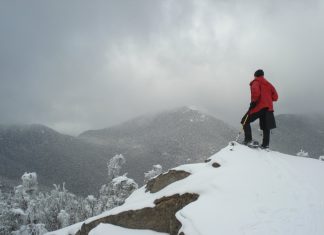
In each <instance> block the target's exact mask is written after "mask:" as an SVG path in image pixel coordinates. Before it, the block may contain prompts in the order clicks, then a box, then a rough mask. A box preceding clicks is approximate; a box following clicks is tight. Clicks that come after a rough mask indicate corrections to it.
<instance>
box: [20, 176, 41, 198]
mask: <svg viewBox="0 0 324 235" xmlns="http://www.w3.org/2000/svg"><path fill="white" fill-rule="evenodd" d="M21 179H22V185H23V188H24V191H25V192H26V193H27V194H29V195H35V194H36V192H37V189H38V181H37V174H36V173H35V172H32V173H27V172H25V174H23V176H22V177H21Z"/></svg>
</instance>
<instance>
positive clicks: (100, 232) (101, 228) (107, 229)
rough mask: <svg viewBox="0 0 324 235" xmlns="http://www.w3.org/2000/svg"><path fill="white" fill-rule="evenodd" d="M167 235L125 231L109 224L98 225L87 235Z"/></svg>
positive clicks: (137, 230)
mask: <svg viewBox="0 0 324 235" xmlns="http://www.w3.org/2000/svg"><path fill="white" fill-rule="evenodd" d="M107 234H112V235H130V234H131V235H167V233H158V232H155V231H152V230H143V229H127V228H122V227H119V226H115V225H111V224H99V225H98V226H97V227H95V228H94V229H92V230H91V232H90V233H89V235H107Z"/></svg>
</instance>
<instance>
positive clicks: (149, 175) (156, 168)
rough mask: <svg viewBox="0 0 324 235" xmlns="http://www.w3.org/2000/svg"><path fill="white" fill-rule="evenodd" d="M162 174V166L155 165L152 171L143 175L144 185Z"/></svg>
mask: <svg viewBox="0 0 324 235" xmlns="http://www.w3.org/2000/svg"><path fill="white" fill-rule="evenodd" d="M161 173H162V166H161V165H159V164H157V165H153V169H152V170H150V171H148V172H145V173H144V184H146V183H147V182H148V181H149V180H150V179H152V178H154V177H155V176H157V175H160V174H161Z"/></svg>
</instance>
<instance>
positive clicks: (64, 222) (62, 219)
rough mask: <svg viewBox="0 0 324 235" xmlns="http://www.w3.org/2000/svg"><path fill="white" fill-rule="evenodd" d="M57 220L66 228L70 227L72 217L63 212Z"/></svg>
mask: <svg viewBox="0 0 324 235" xmlns="http://www.w3.org/2000/svg"><path fill="white" fill-rule="evenodd" d="M57 220H58V221H59V223H60V227H61V228H64V227H67V226H69V225H70V215H69V214H68V213H66V211H65V210H61V211H60V213H59V214H58V215H57Z"/></svg>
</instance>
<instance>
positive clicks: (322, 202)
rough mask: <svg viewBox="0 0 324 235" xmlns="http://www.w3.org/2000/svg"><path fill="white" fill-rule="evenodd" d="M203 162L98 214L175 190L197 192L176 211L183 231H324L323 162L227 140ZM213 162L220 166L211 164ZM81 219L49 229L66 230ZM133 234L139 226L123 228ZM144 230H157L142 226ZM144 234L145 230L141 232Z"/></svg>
mask: <svg viewBox="0 0 324 235" xmlns="http://www.w3.org/2000/svg"><path fill="white" fill-rule="evenodd" d="M210 159H211V161H210V162H208V163H199V164H189V165H182V166H180V167H178V168H175V169H176V170H185V171H187V172H190V173H191V175H190V176H189V177H187V178H185V179H183V180H181V181H178V182H175V183H173V184H171V185H169V186H167V187H166V188H164V189H162V190H161V191H159V192H157V193H149V192H147V193H145V188H144V187H142V188H141V189H139V190H137V191H135V192H134V193H133V194H132V195H131V196H130V197H129V198H128V199H127V201H126V203H125V204H124V205H123V206H120V207H117V208H114V209H113V210H111V211H108V212H106V213H104V214H101V215H99V216H97V217H94V218H90V219H89V220H87V221H86V223H87V222H90V221H92V220H95V219H97V218H100V217H103V216H107V215H111V214H117V213H119V212H121V211H126V210H130V209H140V208H143V207H153V206H154V203H153V202H154V200H155V199H157V198H161V197H162V196H170V195H173V194H176V193H180V194H182V193H186V192H189V193H197V194H199V195H200V196H199V198H198V200H197V201H195V202H193V203H191V204H189V205H188V206H186V207H184V208H183V209H182V210H180V211H178V213H177V215H176V216H177V218H178V220H179V221H180V222H181V223H182V228H181V231H183V232H184V234H186V235H198V234H199V235H214V234H231V235H236V234H240V235H242V234H248V235H251V234H263V235H266V234H269V235H270V234H271V235H273V234H276V235H281V234H282V235H288V234H293V235H298V234H300V235H306V234H312V235H317V234H318V235H322V234H324V222H323V218H324V188H323V179H324V162H323V161H319V160H314V159H308V158H298V157H294V156H290V155H285V154H281V153H278V152H272V151H270V152H267V151H263V150H255V149H249V148H247V147H245V146H242V145H236V146H235V147H234V151H230V146H228V147H226V148H224V149H222V150H221V151H220V152H218V153H216V154H215V155H213V156H212V157H210ZM214 162H218V163H220V164H221V167H219V168H214V167H212V163H214ZM80 226H81V224H77V225H74V226H71V227H68V228H65V229H63V230H59V231H56V232H52V233H49V234H57V235H66V234H68V232H69V231H70V232H73V231H76V230H77V229H78V228H80ZM127 231H128V232H127V234H129V235H135V234H138V232H139V230H127ZM145 232H147V234H148V235H153V234H161V233H156V232H153V231H145ZM90 234H91V235H101V234H114V235H122V234H125V230H124V229H123V228H120V227H116V226H109V225H100V226H97V227H96V228H95V229H93V230H92V231H91V233H90ZM143 234H145V233H143Z"/></svg>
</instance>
